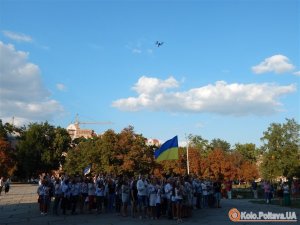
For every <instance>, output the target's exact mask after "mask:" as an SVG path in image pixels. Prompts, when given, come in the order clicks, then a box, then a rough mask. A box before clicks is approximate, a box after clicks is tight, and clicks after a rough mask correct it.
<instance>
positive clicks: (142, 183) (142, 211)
mask: <svg viewBox="0 0 300 225" xmlns="http://www.w3.org/2000/svg"><path fill="white" fill-rule="evenodd" d="M136 187H137V190H138V206H139V215H140V216H139V218H140V219H142V218H143V216H145V217H146V215H147V188H148V183H147V181H146V180H145V177H144V176H143V175H140V178H139V180H138V181H137V184H136Z"/></svg>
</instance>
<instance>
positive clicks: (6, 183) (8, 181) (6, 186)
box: [4, 178, 10, 194]
mask: <svg viewBox="0 0 300 225" xmlns="http://www.w3.org/2000/svg"><path fill="white" fill-rule="evenodd" d="M9 189H10V179H9V178H7V179H6V181H5V183H4V193H5V194H7V193H8V192H9Z"/></svg>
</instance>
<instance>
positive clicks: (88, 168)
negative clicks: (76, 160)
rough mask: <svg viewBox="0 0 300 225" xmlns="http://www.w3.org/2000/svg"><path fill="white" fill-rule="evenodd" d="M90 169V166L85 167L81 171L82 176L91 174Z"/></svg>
mask: <svg viewBox="0 0 300 225" xmlns="http://www.w3.org/2000/svg"><path fill="white" fill-rule="evenodd" d="M91 169H92V164H89V165H88V166H87V167H85V168H84V170H83V175H84V176H85V175H87V174H89V173H90V172H91Z"/></svg>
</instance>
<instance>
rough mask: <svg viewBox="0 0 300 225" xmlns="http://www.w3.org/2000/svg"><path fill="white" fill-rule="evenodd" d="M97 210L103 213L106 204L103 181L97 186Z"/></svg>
mask: <svg viewBox="0 0 300 225" xmlns="http://www.w3.org/2000/svg"><path fill="white" fill-rule="evenodd" d="M96 185H97V186H96V192H95V195H96V210H97V213H98V214H99V213H102V208H103V203H104V184H103V180H99V181H98V182H97V184H96Z"/></svg>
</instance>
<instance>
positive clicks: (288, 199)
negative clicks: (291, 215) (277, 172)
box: [283, 182, 291, 206]
mask: <svg viewBox="0 0 300 225" xmlns="http://www.w3.org/2000/svg"><path fill="white" fill-rule="evenodd" d="M283 202H284V206H290V205H291V196H290V187H289V184H288V182H284V184H283Z"/></svg>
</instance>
